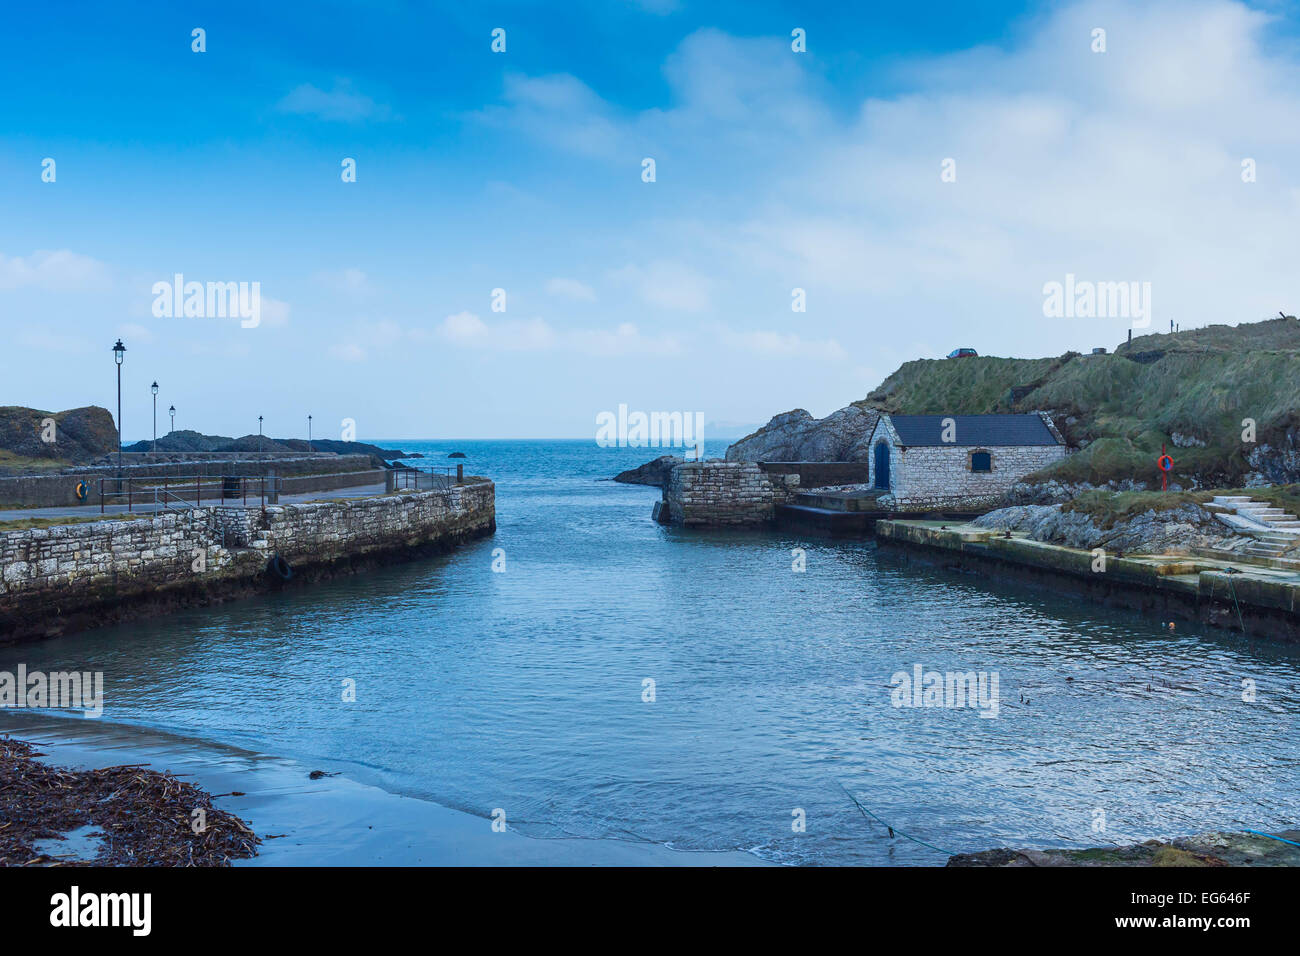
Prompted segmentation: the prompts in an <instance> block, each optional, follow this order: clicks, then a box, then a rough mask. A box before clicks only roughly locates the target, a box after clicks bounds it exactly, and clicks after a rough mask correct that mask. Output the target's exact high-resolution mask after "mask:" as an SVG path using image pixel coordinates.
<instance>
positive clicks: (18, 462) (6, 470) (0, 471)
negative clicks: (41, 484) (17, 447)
mask: <svg viewBox="0 0 1300 956" xmlns="http://www.w3.org/2000/svg"><path fill="white" fill-rule="evenodd" d="M69 465H71V462H67V461H63V460H61V459H57V458H28V457H25V456H23V455H15V454H14V453H13V452H11V451H6V450H5V449H3V448H0V475H30V474H46V473H50V472H56V471H58V470H59V469H60V468H66V467H68V466H69Z"/></svg>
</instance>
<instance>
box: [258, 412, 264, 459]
mask: <svg viewBox="0 0 1300 956" xmlns="http://www.w3.org/2000/svg"><path fill="white" fill-rule="evenodd" d="M257 450H258V451H259V452H261V451H266V442H264V441H263V440H262V416H261V415H258V416H257Z"/></svg>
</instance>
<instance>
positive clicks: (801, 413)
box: [727, 405, 880, 461]
mask: <svg viewBox="0 0 1300 956" xmlns="http://www.w3.org/2000/svg"><path fill="white" fill-rule="evenodd" d="M879 418H880V413H879V412H877V411H875V410H873V409H864V408H861V407H859V406H857V405H848V406H846V407H844V408H841V409H840V410H839V411H837V412H832V413H831V414H830V415H827V416H826V417H825V418H813V417H812V415H811V414H809V413H808V412H807V411H805V410H804V409H802V408H796V409H794V410H793V411H789V412H784V413H782V414H780V415H777V416H775V417H773V419H772V420H771V421H770V422H768V423H767V424H766V425H764V426H763V427H762V428H760V429H759V430H758V431H756V432H754V434H752V435H749V436H747V437H745V438H742V439H741V440H740V441H738V442H735V443H734V444H732V445H731V447H730V448H728V449H727V461H866V460H867V455H868V452H869V449H868V447H867V442H868V439H870V437H871V431H872V429H874V428H875V427H876V422H877V421H878V420H879Z"/></svg>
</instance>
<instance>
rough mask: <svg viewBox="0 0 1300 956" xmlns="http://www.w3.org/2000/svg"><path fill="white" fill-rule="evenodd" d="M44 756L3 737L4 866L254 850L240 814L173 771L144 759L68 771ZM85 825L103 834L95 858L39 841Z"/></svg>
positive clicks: (135, 862) (160, 860)
mask: <svg viewBox="0 0 1300 956" xmlns="http://www.w3.org/2000/svg"><path fill="white" fill-rule="evenodd" d="M40 756H43V754H41V753H39V752H37V750H36V748H35V747H33V746H32V745H31V744H29V743H26V742H24V741H21V740H15V739H13V738H11V737H0V866H50V865H57V866H69V865H72V866H76V865H83V866H85V865H89V866H229V865H230V861H231V860H236V859H242V858H245V857H250V856H255V855H256V854H257V844H258V843H259V842H261V841H260V840H259V839H258V838H257V836H255V835H254V834H253V831H252V830H250V829H249V828H248V827H247V826H246V825H245V824H244V822H243V821H242V820H240V819H239V818H238V817H236V816H234V815H232V814H230V813H227V812H226V811H224V810H218V809H216V808H215V807H213V806H212V797H211V795H209V794H208V793H206V792H205V791H203V790H200V789H199V788H198V787H196V786H194V785H193V784H190V783H185V782H184V781H182V780H179V779H177V778H176V777H175V776H173V775H172V774H170V773H159V772H157V771H155V770H147V769H145V768H144V767H143V766H140V765H128V766H120V767H105V768H103V769H100V770H69V769H67V768H64V767H54V766H51V765H49V764H45V763H41V762H40V761H38V760H36V759H35V758H37V757H40ZM197 809H202V810H203V811H204V814H205V815H206V820H205V824H206V825H205V826H204V827H203V832H201V833H195V832H194V830H193V829H192V827H191V823H192V821H193V820H194V817H193V816H192V814H193V813H194V811H195V810H197ZM87 826H93V827H98V828H100V829H101V830H102V831H103V833H104V836H103V838H102V839H101V840H100V841H99V843H100V849H99V852H98V854H97V855H96V856H95V857H94V858H93V859H84V860H80V859H79V860H75V861H73V860H66V859H60V858H58V857H57V856H47V855H43V854H41V853H39V852H37V850H36V848H35V842H36V841H39V840H45V839H49V838H52V837H60V836H62V835H63V834H66V833H68V832H70V831H73V830H76V829H78V828H81V827H87ZM55 852H56V853H57V851H55Z"/></svg>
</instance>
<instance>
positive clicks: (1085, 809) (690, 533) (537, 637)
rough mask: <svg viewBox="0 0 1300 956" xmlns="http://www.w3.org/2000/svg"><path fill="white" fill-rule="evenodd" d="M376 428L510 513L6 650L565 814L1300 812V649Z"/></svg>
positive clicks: (1084, 841)
mask: <svg viewBox="0 0 1300 956" xmlns="http://www.w3.org/2000/svg"><path fill="white" fill-rule="evenodd" d="M380 444H382V445H384V446H385V447H400V448H402V449H404V450H406V451H408V452H411V453H416V452H418V453H421V454H423V455H425V456H426V457H425V459H424V463H425V464H433V465H438V466H443V465H450V464H455V462H454V461H452V460H450V459H448V457H447V456H448V455H449V454H451V453H453V452H461V453H463V454H465V455H466V458H465V460H464V464H465V466H466V472H467V473H468V474H476V475H485V476H488V477H490V478H492V479H493V480H494V481H495V482H496V513H497V529H496V533H495V534H494V535H492V536H490V537H485V538H482V539H479V540H476V541H473V542H470V543H468V544H466V545H464V546H462V547H459V548H458V549H456V550H454V551H452V552H450V553H447V554H444V555H439V556H436V557H431V558H425V559H420V560H415V561H411V562H408V563H403V564H398V565H392V566H388V567H385V568H382V569H379V570H375V571H371V572H367V573H362V574H357V575H353V576H348V577H343V578H337V579H334V580H332V581H329V582H327V583H323V584H319V585H316V586H310V587H302V588H289V589H286V590H284V591H282V592H280V593H274V594H267V595H264V596H260V597H255V598H250V599H246V600H241V601H236V602H232V603H227V604H222V605H218V606H214V607H209V608H199V609H190V610H186V611H182V612H180V613H175V614H171V615H168V616H166V617H160V618H156V619H152V620H148V621H137V622H131V623H127V624H122V625H118V626H112V627H104V628H100V629H97V630H94V631H89V632H85V633H80V634H75V635H69V636H65V637H61V638H56V639H53V640H49V641H45V642H41V643H37V644H27V645H22V646H18V647H9V648H2V649H0V670H10V671H13V670H14V669H15V668H16V666H17V664H18V663H24V664H26V666H27V667H28V669H29V670H36V669H42V670H46V671H55V670H73V669H75V670H81V671H84V670H99V671H103V672H104V675H105V677H104V681H105V693H106V700H105V708H104V713H103V716H102V717H101V718H100V719H101V720H104V721H111V722H116V723H119V724H125V725H134V726H139V727H147V728H151V729H154V730H158V731H162V732H167V733H175V734H182V735H185V736H188V737H191V738H198V739H200V740H210V741H213V742H216V743H222V744H231V745H237V746H239V747H243V748H246V749H249V750H254V751H259V752H264V753H269V754H275V755H279V756H284V757H288V758H294V759H297V760H300V761H302V762H303V763H304V764H309V765H310V766H313V767H321V768H323V769H326V770H328V771H331V772H340V773H344V774H347V775H349V776H352V777H355V778H356V779H358V780H361V781H363V782H367V783H370V784H373V785H375V786H379V787H382V788H385V789H387V790H390V791H393V792H396V793H401V794H404V795H408V796H413V797H418V798H421V799H425V800H429V801H434V802H436V803H439V804H443V805H445V806H448V807H453V808H456V809H459V810H463V811H465V812H467V813H470V814H474V815H477V816H480V817H482V818H484V820H487V819H489V818H490V817H491V815H492V814H493V812H494V810H497V809H503V810H504V811H505V814H506V819H507V821H508V824H509V826H510V827H511V828H513V829H515V830H518V831H520V832H522V833H524V834H526V835H528V836H531V837H535V838H537V839H541V840H545V839H552V838H557V837H582V838H588V839H592V840H625V841H634V842H645V843H653V844H659V845H662V846H667V847H671V848H675V849H680V850H684V851H690V850H739V851H742V852H746V853H750V854H753V855H755V856H757V857H760V858H762V859H764V860H768V861H772V862H777V863H782V864H805V865H846V864H847V865H853V864H874V865H889V864H896V865H909V866H922V865H943V864H944V863H945V862H946V861H947V858H948V855H949V854H953V853H962V852H972V851H978V850H985V849H990V848H994V847H1006V846H1010V847H1055V846H1063V847H1089V846H1104V845H1109V844H1123V843H1130V842H1137V841H1142V840H1146V839H1150V838H1152V837H1162V838H1169V837H1174V836H1179V835H1185V834H1191V833H1199V832H1204V831H1207V830H1217V829H1236V830H1240V829H1247V828H1249V829H1258V830H1270V829H1280V828H1286V827H1292V826H1295V824H1296V820H1297V817H1298V816H1300V748H1297V747H1296V746H1295V737H1296V731H1297V716H1298V715H1300V649H1298V648H1296V647H1294V646H1287V645H1283V644H1277V643H1271V642H1269V641H1265V640H1262V639H1255V638H1253V637H1252V636H1251V635H1249V634H1245V635H1243V634H1240V633H1235V632H1230V631H1225V630H1216V629H1213V628H1208V627H1203V626H1200V625H1197V624H1192V623H1188V622H1183V621H1177V622H1174V624H1173V626H1171V625H1170V622H1168V621H1165V620H1162V619H1161V618H1160V616H1159V615H1158V614H1157V615H1144V614H1139V613H1136V612H1132V611H1127V610H1119V609H1110V608H1105V607H1101V606H1098V605H1096V604H1094V603H1091V602H1089V601H1088V600H1086V599H1083V598H1077V597H1072V596H1068V595H1064V594H1059V593H1056V592H1055V591H1053V590H1052V589H1050V588H1043V587H1030V586H1026V585H1021V584H1015V583H1009V582H1004V581H999V580H996V579H994V578H992V577H987V576H979V575H973V574H969V573H959V572H956V571H951V570H945V569H941V568H929V567H925V566H919V565H916V564H911V563H908V562H907V561H906V560H905V559H903V558H901V557H899V556H898V555H896V554H892V553H887V552H883V551H877V548H876V545H875V543H874V542H873V541H872V540H870V539H863V540H829V539H825V538H818V537H811V536H806V535H803V534H798V533H793V532H786V531H775V530H763V531H760V530H695V529H689V530H688V529H682V528H673V527H664V526H661V525H658V524H656V523H654V522H653V521H652V520H651V509H652V506H653V504H654V502H655V501H656V500H657V498H658V497H659V491H658V489H656V488H651V487H644V486H636V485H625V484H618V483H615V482H613V481H612V480H611V477H612V476H613V475H614V474H616V473H618V472H619V471H622V470H624V469H626V468H631V467H634V466H636V465H638V464H641V463H643V462H644V461H647V460H649V459H650V458H653V457H655V456H656V455H658V454H660V453H662V452H661V451H660V450H658V449H647V448H608V447H599V446H598V445H596V444H595V443H594V442H592V441H590V440H588V441H577V440H575V441H567V440H556V441H480V440H446V441H444V440H437V441H433V440H421V441H414V440H410V439H396V438H394V439H386V440H384V441H381V442H380ZM724 447H725V443H722V442H716V443H710V444H708V445H706V454H708V455H712V456H718V455H721V454H722V451H723V448H724ZM967 681H969V688H970V690H971V692H970V693H969V694H964V695H963V694H962V693H961V691H962V689H963V687H964V686H966V685H967ZM349 688H354V691H355V693H354V696H355V699H354V700H350V699H347V698H348V697H349V693H348V689H349ZM68 719H70V720H79V719H82V718H79V717H73V716H69V718H68Z"/></svg>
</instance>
